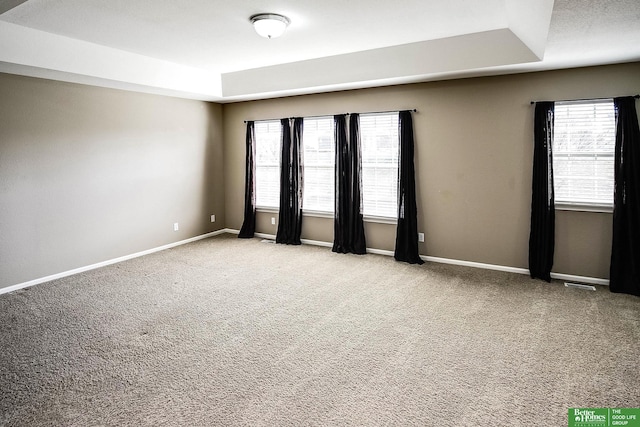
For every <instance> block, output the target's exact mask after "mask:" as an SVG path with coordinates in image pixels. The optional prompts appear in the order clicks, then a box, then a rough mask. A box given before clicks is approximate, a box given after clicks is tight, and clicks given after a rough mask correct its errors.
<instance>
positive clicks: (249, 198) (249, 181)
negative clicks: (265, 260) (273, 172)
mask: <svg viewBox="0 0 640 427" xmlns="http://www.w3.org/2000/svg"><path fill="white" fill-rule="evenodd" d="M246 155H247V162H246V163H247V165H246V169H245V175H244V221H243V222H242V228H241V229H240V234H238V237H240V238H243V239H249V238H252V237H253V234H254V233H255V231H256V191H255V189H256V179H255V177H256V133H255V126H254V122H253V121H249V122H247V135H246Z"/></svg>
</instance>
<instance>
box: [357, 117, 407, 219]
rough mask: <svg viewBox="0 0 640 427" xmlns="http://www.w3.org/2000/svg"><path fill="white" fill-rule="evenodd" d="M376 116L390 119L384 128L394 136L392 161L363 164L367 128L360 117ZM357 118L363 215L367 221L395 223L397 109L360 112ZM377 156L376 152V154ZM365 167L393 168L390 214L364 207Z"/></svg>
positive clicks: (396, 201) (397, 141)
mask: <svg viewBox="0 0 640 427" xmlns="http://www.w3.org/2000/svg"><path fill="white" fill-rule="evenodd" d="M376 117H382V118H384V117H390V119H389V120H391V123H390V127H389V128H388V129H385V130H389V131H390V132H391V137H392V138H393V137H395V140H393V139H392V142H391V144H394V145H392V146H391V147H390V153H391V158H392V162H391V163H389V164H385V163H378V162H375V163H372V164H374V166H369V167H367V166H365V164H366V162H365V153H364V149H365V144H366V143H367V142H366V140H365V137H366V135H365V133H366V132H367V128H366V127H365V126H363V125H362V119H363V118H365V119H370V118H376ZM359 120H360V143H361V147H360V149H361V152H362V164H361V168H362V210H363V215H364V219H365V221H367V222H378V223H385V224H397V222H398V179H399V171H400V135H399V128H398V126H399V120H400V119H399V112H398V111H387V112H380V113H362V114H360V116H359ZM375 152H376V153H378V150H377V149H376V150H375ZM376 157H377V154H376ZM394 157H395V159H394ZM393 160H395V162H393ZM365 168H369V169H373V170H375V169H376V168H379V169H393V170H395V172H396V173H395V179H394V180H393V186H390V188H391V190H390V191H391V194H395V198H394V201H393V203H390V201H389V203H390V204H391V205H392V206H393V207H394V209H393V214H390V215H378V214H377V213H378V212H379V211H376V212H374V213H368V212H367V211H366V210H365V209H366V207H367V202H366V191H365V172H364V171H365Z"/></svg>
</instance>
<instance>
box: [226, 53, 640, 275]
mask: <svg viewBox="0 0 640 427" xmlns="http://www.w3.org/2000/svg"><path fill="white" fill-rule="evenodd" d="M638 91H640V63H632V64H622V65H613V66H604V67H593V68H584V69H574V70H563V71H552V72H540V73H530V74H520V75H510V76H498V77H486V78H474V79H464V80H450V81H442V82H434V83H423V84H412V85H403V86H394V87H386V88H377V89H364V90H356V91H346V92H336V93H328V94H319V95H308V96H298V97H290V98H281V99H272V100H264V101H252V102H244V103H235V104H226V105H224V131H225V188H226V192H225V194H226V198H225V209H226V217H227V222H226V226H227V227H229V228H233V229H239V228H240V227H241V225H242V215H243V195H244V189H243V186H244V168H245V166H244V164H245V163H244V158H245V148H244V144H245V143H244V134H245V128H244V126H245V125H244V123H243V120H260V119H266V118H279V117H289V116H293V115H300V116H305V115H323V114H335V113H344V112H367V111H379V110H394V109H410V108H416V109H418V112H417V113H415V114H414V127H415V137H416V147H415V149H416V159H415V164H416V169H417V172H416V183H417V192H418V195H417V203H418V210H419V213H418V228H419V230H420V231H422V232H424V233H425V243H424V244H420V252H421V254H423V255H430V256H436V257H443V258H452V259H457V260H466V261H474V262H480V263H488V264H496V265H503V266H511V267H520V268H527V265H528V261H527V260H528V256H527V252H528V238H529V215H530V205H531V165H532V134H533V130H532V126H533V108H532V106H531V105H530V101H531V100H561V99H577V98H590V97H610V96H620V95H630V94H635V93H637V92H638ZM271 216H273V215H271V214H259V215H258V221H257V231H258V232H263V233H272V234H273V233H275V230H276V227H275V226H272V225H271V224H270V222H269V219H270V217H271ZM276 217H277V215H276ZM557 217H558V219H557V224H556V228H557V231H556V256H555V264H554V269H553V270H554V272H558V273H565V274H575V275H582V276H589V277H598V278H608V274H609V273H608V269H609V256H610V246H611V214H602V213H584V212H566V211H562V212H558V215H557ZM365 232H366V237H367V242H368V246H369V247H372V248H379V249H393V246H394V239H395V231H394V226H391V225H385V224H373V223H367V224H366V226H365ZM302 234H303V236H302V237H303V238H309V239H315V240H324V241H332V239H333V229H332V220H330V219H323V218H305V219H304V221H303V233H302Z"/></svg>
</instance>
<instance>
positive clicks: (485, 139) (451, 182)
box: [0, 63, 640, 288]
mask: <svg viewBox="0 0 640 427" xmlns="http://www.w3.org/2000/svg"><path fill="white" fill-rule="evenodd" d="M639 91H640V63H633V64H622V65H614V66H606V67H594V68H585V69H577V70H565V71H554V72H541V73H533V74H521V75H511V76H502V77H488V78H476V79H466V80H451V81H443V82H435V83H424V84H414V85H404V86H394V87H387V88H378V89H365V90H357V91H347V92H336V93H328V94H320V95H308V96H299V97H291V98H281V99H273V100H265V101H253V102H244V103H235V104H226V105H224V106H221V105H217V104H211V103H204V102H197V101H189V100H181V99H176V98H169V97H162V96H154V95H146V94H138V93H132V92H125V91H118V90H112V89H104V88H96V87H90V86H82V85H75V84H69V83H62V82H54V81H49V80H43V79H34V78H28V77H19V76H13V75H6V74H0V236H1V238H0V288H3V287H7V286H11V285H14V284H19V283H23V282H26V281H29V280H33V279H39V278H42V277H45V276H48V275H51V274H56V273H60V272H64V271H68V270H71V269H74V268H78V267H84V266H87V265H91V264H94V263H98V262H101V261H105V260H110V259H113V258H117V257H120V256H125V255H129V254H132V253H135V252H138V251H143V250H146V249H151V248H155V247H158V246H161V245H164V244H167V243H172V242H176V241H180V240H183V239H186V238H189V237H193V236H197V235H201V234H203V233H206V232H209V231H213V230H218V229H221V228H223V227H228V228H232V229H239V228H240V226H241V224H242V212H243V200H244V199H243V198H244V158H245V157H244V156H245V153H244V132H245V129H244V123H243V120H246V119H254V120H259V119H263V118H278V117H288V116H292V115H302V116H304V115H319V114H320V115H321V114H334V113H343V112H367V111H377V110H392V109H408V108H417V109H418V113H416V114H415V115H414V121H415V135H416V168H417V175H416V180H417V190H418V200H417V202H418V209H419V214H418V224H419V229H420V231H422V232H424V233H425V237H426V241H425V243H424V244H421V245H420V251H421V253H422V254H424V255H431V256H437V257H443V258H452V259H458V260H467V261H475V262H482V263H489V264H497V265H505V266H512V267H521V268H526V267H527V244H528V234H529V207H530V197H531V189H530V188H531V162H532V141H531V139H532V137H531V135H532V121H533V120H532V115H533V114H532V107H531V105H530V104H529V101H530V100H543V99H550V100H553V99H573V98H589V97H605V96H617V95H628V94H634V93H637V92H639ZM211 214H215V215H216V216H217V221H216V223H214V224H212V223H210V222H209V216H210V215H211ZM271 216H273V215H272V214H266V213H265V214H259V216H258V225H257V229H258V231H259V232H263V233H270V234H274V233H275V231H276V227H275V226H272V225H271V224H270V218H271ZM276 218H277V215H276ZM174 222H179V223H180V230H179V231H178V232H174V231H173V223H174ZM332 224H333V223H332V220H330V219H326V218H312V217H307V218H305V220H304V224H303V238H307V239H313V240H321V241H327V242H330V241H332V239H333V225H332ZM556 229H557V231H556V257H555V267H554V271H555V272H559V273H566V274H577V275H584V276H591V277H601V278H607V277H608V267H609V255H610V242H611V215H610V214H598V213H584V212H558V214H557V223H556ZM365 231H366V235H367V241H368V246H369V247H372V248H378V249H387V250H392V249H393V246H394V239H395V228H394V226H392V225H387V224H377V223H366V224H365Z"/></svg>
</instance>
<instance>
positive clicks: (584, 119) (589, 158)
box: [552, 99, 616, 208]
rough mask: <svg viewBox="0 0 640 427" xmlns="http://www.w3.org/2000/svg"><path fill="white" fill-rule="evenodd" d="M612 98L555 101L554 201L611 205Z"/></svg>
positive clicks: (613, 119) (557, 202)
mask: <svg viewBox="0 0 640 427" xmlns="http://www.w3.org/2000/svg"><path fill="white" fill-rule="evenodd" d="M615 132H616V131H615V113H614V107H613V100H611V99H609V100H591V101H571V102H556V103H555V113H554V139H553V146H552V149H553V175H554V176H553V180H554V192H555V202H556V204H558V205H560V207H562V205H565V206H567V207H570V206H584V207H587V208H588V207H592V208H610V207H612V206H613V171H614V166H613V161H614V149H615Z"/></svg>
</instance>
